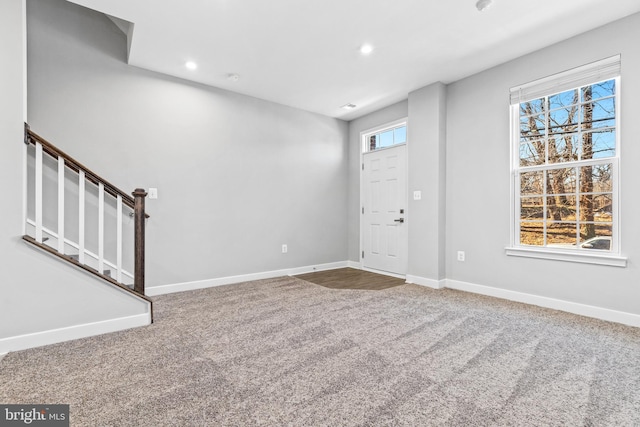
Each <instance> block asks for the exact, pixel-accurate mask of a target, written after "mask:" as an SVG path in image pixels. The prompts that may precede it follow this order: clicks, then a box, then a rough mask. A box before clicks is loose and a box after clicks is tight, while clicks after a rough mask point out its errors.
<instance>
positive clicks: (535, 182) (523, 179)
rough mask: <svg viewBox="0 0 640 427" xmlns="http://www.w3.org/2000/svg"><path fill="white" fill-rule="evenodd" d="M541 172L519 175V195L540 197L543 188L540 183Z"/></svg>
mask: <svg viewBox="0 0 640 427" xmlns="http://www.w3.org/2000/svg"><path fill="white" fill-rule="evenodd" d="M542 173H543V172H542V171H537V172H524V173H521V174H520V194H522V195H527V194H540V195H542V193H543V190H544V187H543V182H542V177H543V175H542Z"/></svg>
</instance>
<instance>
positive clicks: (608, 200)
mask: <svg viewBox="0 0 640 427" xmlns="http://www.w3.org/2000/svg"><path fill="white" fill-rule="evenodd" d="M612 200H613V195H612V194H599V195H597V196H595V197H594V198H593V205H592V211H593V220H594V221H596V222H611V221H612V220H613V205H612Z"/></svg>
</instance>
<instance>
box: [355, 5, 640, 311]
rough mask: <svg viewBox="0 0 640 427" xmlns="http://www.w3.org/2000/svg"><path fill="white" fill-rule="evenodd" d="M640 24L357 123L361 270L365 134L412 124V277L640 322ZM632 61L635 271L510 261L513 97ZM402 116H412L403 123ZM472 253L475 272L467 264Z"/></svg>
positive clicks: (592, 35) (626, 205)
mask: <svg viewBox="0 0 640 427" xmlns="http://www.w3.org/2000/svg"><path fill="white" fill-rule="evenodd" d="M639 39H640V14H636V15H633V16H630V17H628V18H625V19H623V20H620V21H617V22H614V23H612V24H609V25H607V26H604V27H601V28H598V29H595V30H592V31H590V32H587V33H585V34H582V35H579V36H576V37H574V38H571V39H569V40H566V41H563V42H561V43H558V44H556V45H554V46H551V47H548V48H545V49H542V50H540V51H538V52H534V53H532V54H529V55H526V56H524V57H521V58H519V59H517V60H514V61H511V62H509V63H506V64H503V65H500V66H498V67H495V68H492V69H490V70H487V71H485V72H482V73H478V74H476V75H474V76H471V77H469V78H466V79H463V80H460V81H458V82H455V83H452V84H450V85H448V86H444V85H442V84H439V83H436V84H433V85H430V86H427V87H425V88H422V89H418V90H416V91H414V92H412V93H410V94H409V95H408V101H407V103H401V104H398V105H397V106H395V107H394V108H391V109H383V110H380V111H378V112H374V113H371V114H369V115H367V116H365V117H362V118H360V119H358V120H355V121H353V122H351V124H350V126H351V128H350V156H351V160H350V173H349V180H350V182H349V188H350V196H349V259H351V260H353V261H356V260H358V259H359V253H358V248H359V241H360V236H359V220H360V218H359V215H358V212H359V205H358V201H359V180H360V165H359V161H358V160H357V159H359V157H357V156H359V152H360V142H359V138H358V136H359V132H360V131H361V130H364V129H368V128H372V127H375V126H378V125H382V124H384V123H386V122H389V121H391V120H394V119H397V118H400V117H403V116H405V115H408V118H409V142H408V147H409V150H408V153H409V168H408V169H409V171H408V174H409V175H408V183H409V189H408V190H409V193H410V194H409V195H410V196H411V193H412V192H413V191H414V190H422V193H423V194H422V197H423V199H422V200H421V201H413V200H410V201H409V212H408V214H409V215H408V216H409V221H408V225H409V252H410V253H409V265H408V270H407V273H408V278H409V276H416V278H417V279H421V280H417V282H416V283H422V284H427V285H429V286H437V285H442V284H443V282H442V279H445V278H446V279H448V280H451V281H459V282H466V283H469V284H474V285H483V286H488V287H493V288H498V289H501V290H505V291H515V292H521V293H527V294H532V295H536V296H542V297H547V298H552V299H558V300H563V301H568V302H573V303H578V304H586V305H590V306H595V307H601V308H606V309H612V310H617V311H623V312H627V313H633V314H640V305H639V304H638V301H640V286H638V283H640V274H639V273H640V272H639V271H638V262H637V258H638V257H640V239H638V238H637V236H640V224H639V223H638V222H637V221H635V217H636V216H637V214H636V213H637V212H638V211H639V210H640V198H638V197H637V194H636V192H637V191H636V189H635V183H636V182H638V180H640V169H638V168H637V167H636V163H637V160H638V159H640V144H637V143H636V140H637V139H638V137H637V135H639V134H640V121H638V120H637V117H639V116H640V104H638V102H637V99H638V98H639V97H640V50H638V48H637V43H636V40H639ZM618 53H621V54H622V82H621V86H622V95H621V100H622V106H621V107H622V113H621V115H620V123H621V125H620V131H621V141H622V142H621V151H622V153H623V157H622V160H621V186H620V188H621V193H620V200H621V219H622V245H623V255H625V256H627V257H628V259H629V261H628V266H627V268H619V267H609V266H596V265H587V264H577V263H570V262H562V261H550V260H539V259H530V258H516V257H508V256H506V254H505V248H506V247H507V246H508V245H509V233H510V217H509V215H510V213H509V212H510V200H511V194H510V164H509V155H510V154H509V153H510V151H509V147H510V140H509V89H510V88H511V87H513V86H516V85H519V84H522V83H526V82H529V81H532V80H536V79H539V78H542V77H545V76H548V75H551V74H554V73H557V72H560V71H564V70H567V69H570V68H573V67H576V66H580V65H583V64H586V63H589V62H593V61H596V60H599V59H602V58H605V57H608V56H612V55H615V54H618ZM398 107H401V109H400V111H399V109H398ZM459 250H460V251H465V254H466V261H465V262H459V261H457V259H456V252H457V251H459Z"/></svg>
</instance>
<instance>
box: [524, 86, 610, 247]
mask: <svg viewBox="0 0 640 427" xmlns="http://www.w3.org/2000/svg"><path fill="white" fill-rule="evenodd" d="M608 81H612V90H613V94H610V95H606V96H602V97H599V98H593V97H592V98H591V99H590V100H587V101H585V100H584V88H586V87H589V86H591V87H593V86H596V85H599V84H601V83H605V82H608ZM571 91H577V92H578V101H577V102H576V103H572V104H570V105H564V106H561V107H558V108H554V109H552V108H550V98H551V97H553V96H555V95H558V94H561V93H565V92H571ZM619 96H620V78H619V76H618V77H615V78H609V79H606V80H602V81H598V82H593V83H589V84H587V85H583V86H579V87H577V88H574V89H567V90H565V91H563V92H560V93H554V94H550V95H547V96H545V97H544V98H534V99H532V100H531V101H524V102H520V103H517V104H513V105H512V107H513V108H512V112H513V113H515V114H513V119H514V124H515V127H514V136H513V137H514V141H515V143H514V146H516V148H517V149H516V150H514V163H513V164H514V170H515V172H516V173H515V174H514V178H515V187H514V189H515V191H516V194H517V197H516V200H515V215H513V219H514V233H513V237H514V239H515V240H514V244H515V245H516V246H522V247H533V248H544V249H547V248H549V246H547V245H548V240H549V234H548V230H549V227H548V225H549V224H554V223H570V222H571V221H562V220H561V221H556V220H553V219H549V215H550V212H549V206H548V198H549V197H554V196H560V195H561V194H555V193H552V194H550V193H548V182H547V177H548V174H547V171H551V170H556V169H570V168H573V169H574V170H575V174H576V184H575V190H574V191H573V192H571V193H563V194H566V195H571V196H572V197H575V199H576V210H575V221H573V222H572V223H575V225H576V226H575V230H576V236H575V238H576V247H575V248H571V249H570V250H572V251H587V252H589V251H592V249H586V248H581V247H580V246H581V244H582V243H584V241H582V240H581V237H580V235H581V229H582V225H586V224H594V226H596V225H600V226H602V227H610V229H611V234H610V236H611V239H612V241H611V246H610V248H609V250H608V251H607V250H600V251H598V252H607V253H619V251H620V238H619V233H618V227H619V213H618V201H617V198H618V191H619V190H618V166H619V157H620V132H619V128H620V117H619V111H620V108H619V106H620V98H619ZM607 99H613V115H612V116H609V117H608V118H607V120H608V119H612V120H613V121H614V125H613V126H605V127H602V128H595V127H591V128H586V129H583V126H582V125H583V117H584V115H585V113H584V108H585V105H588V104H592V105H593V106H594V107H593V108H594V109H595V105H596V104H597V103H598V102H600V101H602V100H607ZM540 101H542V102H540ZM526 102H536V103H537V102H540V105H541V108H542V110H543V111H533V112H532V113H530V114H522V111H523V107H522V105H523V104H525V103H526ZM573 106H577V111H576V113H575V115H576V116H577V120H576V123H572V124H571V125H575V131H573V132H569V133H573V134H576V135H577V136H578V138H577V140H578V141H580V144H581V146H580V149H579V150H578V151H577V154H578V160H574V161H568V162H559V163H551V162H550V158H549V145H550V144H549V141H550V139H551V138H550V135H557V134H550V128H549V124H550V120H549V115H550V114H552V113H553V112H554V111H560V110H566V109H568V108H572V107H573ZM592 112H593V110H592ZM541 115H544V134H543V135H537V137H538V138H533V135H526V136H525V135H523V131H522V130H523V127H522V123H523V122H522V119H523V118H530V117H539V116H541ZM592 124H593V120H592ZM560 126H563V125H560ZM565 126H566V125H565ZM538 129H540V130H542V128H536V130H538ZM608 131H612V132H614V133H615V134H614V141H613V144H614V145H613V151H614V153H613V155H610V156H605V157H598V158H590V159H587V160H584V159H582V156H583V153H584V152H583V146H582V143H583V141H584V136H583V135H584V134H586V133H599V132H608ZM539 137H542V138H539ZM527 138H528V141H527ZM535 140H543V141H544V149H545V156H544V159H543V160H544V162H543V163H541V164H534V165H530V166H523V165H522V164H521V160H522V159H521V157H520V153H521V150H522V147H523V145H525V144H531V143H533V142H534V141H535ZM593 143H594V141H593V139H592V144H593ZM592 148H593V145H592ZM593 155H594V153H593V152H592V156H593ZM609 164H610V165H611V178H610V180H611V183H610V185H611V187H612V188H611V191H610V192H595V191H590V192H584V193H583V192H581V183H580V176H581V175H580V168H581V167H585V166H597V165H609ZM536 171H544V172H543V183H542V188H543V192H542V194H528V193H527V194H522V188H521V174H522V173H526V172H536ZM587 194H588V195H592V196H594V198H595V197H596V196H598V195H606V196H608V197H610V198H611V219H610V221H607V222H604V221H596V220H595V219H594V220H593V221H587V220H582V219H581V209H582V207H581V201H580V198H581V195H587ZM533 197H542V201H543V214H542V218H540V219H538V220H536V219H531V220H524V219H523V218H522V217H523V215H522V211H521V209H522V199H523V198H533ZM523 223H524V224H526V223H531V224H533V223H542V225H543V227H542V233H543V245H542V246H539V245H530V244H526V243H522V229H521V227H522V224H523ZM596 237H601V235H600V234H597V233H596ZM585 240H587V239H585ZM549 249H554V248H549Z"/></svg>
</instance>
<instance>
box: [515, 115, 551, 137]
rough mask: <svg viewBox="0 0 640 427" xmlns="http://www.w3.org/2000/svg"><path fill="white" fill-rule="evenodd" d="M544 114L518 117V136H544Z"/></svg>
mask: <svg viewBox="0 0 640 427" xmlns="http://www.w3.org/2000/svg"><path fill="white" fill-rule="evenodd" d="M544 120H545V119H544V114H543V115H539V116H521V117H520V136H522V137H526V136H540V135H544V134H545V130H544Z"/></svg>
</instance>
